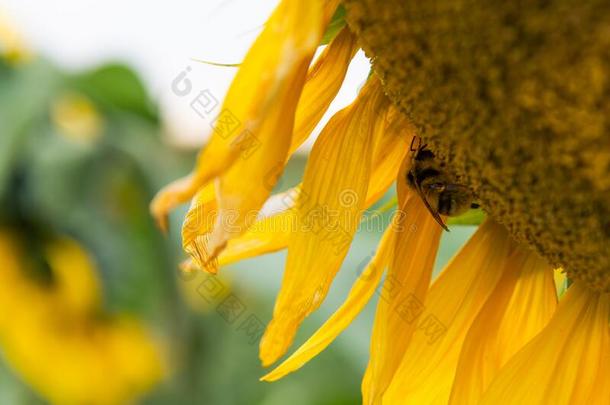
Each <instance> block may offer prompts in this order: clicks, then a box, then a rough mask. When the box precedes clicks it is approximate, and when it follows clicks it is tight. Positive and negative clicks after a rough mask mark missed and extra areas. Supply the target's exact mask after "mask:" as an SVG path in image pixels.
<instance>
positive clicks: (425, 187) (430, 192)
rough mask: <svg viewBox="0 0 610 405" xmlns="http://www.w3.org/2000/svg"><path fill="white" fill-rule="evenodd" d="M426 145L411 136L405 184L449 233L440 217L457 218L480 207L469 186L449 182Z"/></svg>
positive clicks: (448, 178) (449, 179)
mask: <svg viewBox="0 0 610 405" xmlns="http://www.w3.org/2000/svg"><path fill="white" fill-rule="evenodd" d="M416 140H417V142H418V146H417V147H415V142H416ZM426 146H427V144H423V145H422V143H421V139H420V138H419V137H417V136H415V137H413V140H412V141H411V147H410V151H411V152H413V153H412V162H411V169H410V170H409V172H408V173H407V181H408V184H409V185H410V186H411V188H413V189H414V190H415V191H417V193H418V194H419V196H420V197H421V199H422V200H423V202H424V204H425V205H426V207H427V208H428V211H430V214H432V216H433V217H434V219H435V220H436V222H438V223H439V225H440V226H442V227H443V229H444V230H446V231H449V228H447V225H445V223H444V222H443V220H442V218H441V215H445V216H450V217H453V216H458V215H461V214H463V213H464V212H466V211H468V210H469V209H470V208H478V207H479V205H478V204H476V203H474V202H473V199H474V196H473V194H472V192H471V191H470V190H469V189H468V187H466V186H464V185H461V184H455V183H453V182H452V180H451V178H450V177H449V176H448V175H447V174H446V173H445V172H444V170H443V168H442V167H441V165H440V164H439V162H438V161H437V160H436V159H435V156H434V153H432V151H431V150H430V149H427V148H426Z"/></svg>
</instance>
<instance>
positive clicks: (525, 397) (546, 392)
mask: <svg viewBox="0 0 610 405" xmlns="http://www.w3.org/2000/svg"><path fill="white" fill-rule="evenodd" d="M609 316H610V295H608V294H599V293H594V292H592V291H589V290H587V288H586V287H585V286H583V285H580V284H579V283H575V284H573V285H572V286H571V287H570V288H569V289H568V292H567V293H566V295H565V296H564V298H563V299H562V300H561V302H560V304H559V308H558V309H557V312H556V313H555V315H554V317H553V319H552V320H551V321H550V323H549V324H548V325H547V327H546V328H545V329H544V330H543V331H542V332H541V333H540V334H538V335H537V336H536V337H535V338H534V339H533V340H532V341H530V343H528V344H527V345H526V346H525V347H524V348H523V349H521V350H520V351H519V352H518V353H517V354H516V355H515V356H514V357H513V358H512V359H511V360H510V361H509V362H508V363H507V364H506V365H505V366H504V367H503V368H502V369H501V370H500V373H499V375H498V376H497V377H496V378H495V379H494V381H493V382H492V383H491V385H490V387H489V389H488V390H487V391H486V392H485V394H484V396H483V398H482V400H481V402H480V403H481V404H556V405H562V404H565V405H568V404H609V403H610V384H608V375H609V373H610V330H609V326H608V317H609Z"/></svg>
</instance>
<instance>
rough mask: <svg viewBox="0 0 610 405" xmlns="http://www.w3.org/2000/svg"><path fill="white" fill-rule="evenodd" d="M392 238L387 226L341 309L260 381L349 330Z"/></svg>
mask: <svg viewBox="0 0 610 405" xmlns="http://www.w3.org/2000/svg"><path fill="white" fill-rule="evenodd" d="M394 235H395V232H394V230H393V229H392V227H388V229H386V231H385V233H384V234H383V237H382V239H381V242H380V243H379V249H378V250H377V252H376V253H375V255H374V256H373V258H372V259H371V261H370V262H369V263H368V265H367V266H366V268H365V269H364V271H363V272H362V273H361V274H360V276H359V277H358V279H357V280H356V282H355V283H354V285H353V287H352V289H351V290H350V292H349V295H348V297H347V299H346V300H345V302H344V303H343V304H342V305H341V307H340V308H339V309H338V310H337V311H336V312H335V313H334V314H333V315H332V316H331V317H330V318H329V319H328V320H327V321H326V322H325V323H324V325H322V326H321V327H320V329H318V330H317V331H316V333H314V334H313V335H312V336H311V337H310V338H309V339H308V340H307V341H306V342H305V343H304V344H303V345H302V346H301V347H299V349H298V350H297V351H295V352H294V353H293V354H292V355H291V356H290V357H289V358H288V359H286V360H285V361H284V362H282V364H280V365H279V366H278V367H276V368H275V369H274V370H273V371H272V372H270V373H269V374H267V375H266V376H264V377H263V378H261V380H262V381H269V382H271V381H276V380H279V379H280V378H282V377H284V376H285V375H286V374H289V373H292V372H293V371H295V370H298V369H299V368H301V367H302V366H303V365H304V364H305V363H307V362H308V361H309V360H311V359H312V358H314V357H315V356H317V355H318V354H319V353H320V352H321V351H323V350H324V349H326V347H327V346H328V345H329V344H331V343H332V342H333V340H335V338H336V337H337V336H339V334H340V333H341V332H343V330H345V328H347V327H348V325H349V324H350V323H351V322H352V321H353V320H354V318H356V316H357V315H358V314H359V313H360V311H362V309H363V308H364V306H365V305H366V304H367V303H368V302H369V300H370V299H371V297H372V296H373V294H374V292H375V290H376V289H377V286H378V285H379V281H380V280H381V276H382V274H383V272H384V270H385V268H386V266H387V264H388V261H389V258H390V257H391V256H390V255H391V253H392V249H393V248H394Z"/></svg>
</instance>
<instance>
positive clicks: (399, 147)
mask: <svg viewBox="0 0 610 405" xmlns="http://www.w3.org/2000/svg"><path fill="white" fill-rule="evenodd" d="M380 109H382V110H381V111H380V113H379V114H378V116H377V119H376V122H375V126H376V131H380V132H379V134H380V135H379V136H377V137H376V138H379V142H378V143H377V145H376V147H375V152H374V155H375V156H374V159H373V173H372V174H371V176H370V179H369V186H368V190H367V196H366V203H365V206H366V207H367V208H368V207H370V206H371V205H373V204H374V203H375V202H377V200H379V198H381V197H382V196H383V195H384V194H385V193H386V191H387V190H388V188H389V187H390V186H391V185H392V183H393V182H394V180H396V176H397V173H398V170H399V168H400V164H401V163H402V161H403V160H404V157H405V155H406V153H407V152H408V150H409V143H410V140H411V137H412V136H413V127H412V126H411V125H410V124H409V122H408V121H407V119H406V118H405V117H404V115H403V114H402V113H398V111H397V110H396V108H395V107H393V106H392V105H391V104H390V103H389V102H387V103H384V104H383V106H382V107H380ZM383 109H385V110H383ZM300 187H301V186H300V185H299V186H297V187H295V189H299V188H300ZM295 194H296V193H295V191H294V190H292V191H289V192H287V193H285V197H283V199H282V201H283V202H284V205H285V207H286V209H285V210H283V211H281V212H278V213H276V214H273V215H271V216H269V217H266V218H263V219H260V220H258V221H256V222H255V223H254V225H252V226H251V227H250V229H248V231H247V232H246V233H244V234H243V235H241V236H240V237H238V238H235V239H232V240H230V241H229V243H228V244H227V247H226V249H225V250H223V251H222V253H221V254H220V256H219V258H218V260H219V263H220V265H226V264H230V263H234V262H236V261H239V260H243V259H247V258H250V257H254V256H259V255H262V254H265V253H271V252H275V251H278V250H281V249H284V248H286V247H287V246H288V240H289V237H290V234H291V230H293V229H294V227H293V224H295V222H296V212H295V211H296V210H294V209H293V208H294V202H295V201H296V195H295Z"/></svg>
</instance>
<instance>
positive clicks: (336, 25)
mask: <svg viewBox="0 0 610 405" xmlns="http://www.w3.org/2000/svg"><path fill="white" fill-rule="evenodd" d="M345 24H346V22H345V7H343V5H342V4H340V5H339V7H337V11H335V14H334V15H333V18H332V19H331V20H330V24H328V27H326V32H325V33H324V37H322V42H321V43H320V45H326V44H328V43H329V42H330V41H332V40H333V39H334V38H335V37H336V36H337V34H338V33H339V31H341V30H342V29H343V27H345Z"/></svg>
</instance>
